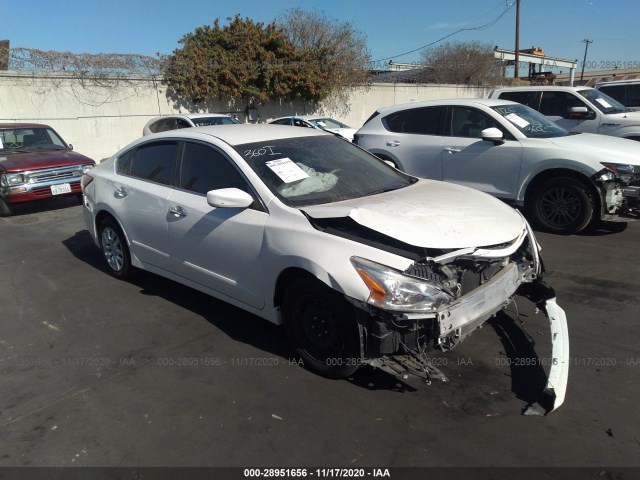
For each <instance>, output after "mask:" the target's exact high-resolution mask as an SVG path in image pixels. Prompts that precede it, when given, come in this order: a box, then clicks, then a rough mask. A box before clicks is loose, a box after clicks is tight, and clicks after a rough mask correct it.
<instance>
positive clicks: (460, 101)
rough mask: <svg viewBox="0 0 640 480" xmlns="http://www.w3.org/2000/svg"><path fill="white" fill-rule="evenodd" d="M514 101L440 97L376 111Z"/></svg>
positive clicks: (491, 104)
mask: <svg viewBox="0 0 640 480" xmlns="http://www.w3.org/2000/svg"><path fill="white" fill-rule="evenodd" d="M509 103H514V102H511V101H509V100H501V99H498V98H455V99H453V98H452V99H442V100H426V101H423V102H410V103H403V104H400V105H391V106H388V107H383V108H378V109H377V110H378V111H388V110H404V109H407V108H419V107H435V106H438V105H453V106H456V105H462V106H465V105H484V106H485V107H494V106H496V105H505V104H509Z"/></svg>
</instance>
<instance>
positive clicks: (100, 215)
mask: <svg viewBox="0 0 640 480" xmlns="http://www.w3.org/2000/svg"><path fill="white" fill-rule="evenodd" d="M105 218H113V220H114V221H115V222H116V223H118V221H117V220H116V219H115V217H114V216H113V215H111V214H110V213H109V212H107V211H106V210H102V211H100V212H99V213H98V215H96V232H97V229H98V228H99V227H100V224H101V223H102V222H103V221H104V219H105ZM118 225H120V224H119V223H118Z"/></svg>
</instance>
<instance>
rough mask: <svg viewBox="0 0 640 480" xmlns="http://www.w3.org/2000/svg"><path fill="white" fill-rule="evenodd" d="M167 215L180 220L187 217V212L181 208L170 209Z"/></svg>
mask: <svg viewBox="0 0 640 480" xmlns="http://www.w3.org/2000/svg"><path fill="white" fill-rule="evenodd" d="M169 213H170V214H171V215H173V216H174V217H176V218H182V217H186V216H187V211H186V210H185V209H184V208H182V207H171V208H170V209H169Z"/></svg>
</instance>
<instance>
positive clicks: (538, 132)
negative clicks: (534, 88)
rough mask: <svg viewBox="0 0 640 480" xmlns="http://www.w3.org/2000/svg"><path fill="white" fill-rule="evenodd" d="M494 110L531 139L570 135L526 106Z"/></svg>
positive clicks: (506, 106) (510, 106)
mask: <svg viewBox="0 0 640 480" xmlns="http://www.w3.org/2000/svg"><path fill="white" fill-rule="evenodd" d="M492 108H493V109H494V110H495V111H496V112H498V113H499V114H500V115H502V116H503V117H504V118H505V119H506V120H509V122H511V124H512V125H514V126H515V127H516V128H517V129H518V130H520V131H521V132H522V133H524V134H525V135H526V136H527V137H529V138H551V137H564V136H567V135H569V132H567V131H566V130H565V129H564V128H562V127H559V126H558V125H556V124H555V123H553V122H552V121H551V120H549V119H548V118H547V117H545V116H544V115H542V114H541V113H539V112H538V111H536V110H534V109H533V108H530V107H527V106H526V105H521V104H513V105H500V106H498V107H492Z"/></svg>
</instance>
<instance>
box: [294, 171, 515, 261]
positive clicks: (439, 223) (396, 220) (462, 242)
mask: <svg viewBox="0 0 640 480" xmlns="http://www.w3.org/2000/svg"><path fill="white" fill-rule="evenodd" d="M301 210H302V211H304V212H305V213H306V214H307V215H309V216H310V217H312V218H343V217H350V218H351V219H352V220H354V221H355V222H356V223H358V224H360V225H362V226H364V227H367V228H370V229H372V230H375V231H377V232H380V233H382V234H384V235H387V236H389V237H393V238H395V239H397V240H400V241H401V242H404V243H407V244H409V245H414V246H416V247H423V248H438V249H459V248H466V247H489V246H492V245H498V244H501V243H506V242H510V241H512V240H514V239H516V238H517V237H518V236H519V235H520V234H521V233H522V231H523V230H524V229H525V224H524V221H523V219H522V217H521V216H520V214H519V213H518V212H516V211H515V210H514V209H513V208H511V207H509V206H508V205H506V204H504V203H503V202H502V201H500V200H498V199H496V198H493V197H491V196H490V195H487V194H485V193H482V192H480V191H478V190H473V189H471V188H468V187H462V186H459V185H454V184H451V183H445V182H439V181H435V180H422V179H421V180H419V181H418V182H416V183H415V184H413V185H411V186H409V187H406V188H401V189H399V190H393V191H391V192H386V193H381V194H378V195H371V196H368V197H361V198H357V199H353V200H346V201H343V202H336V203H332V204H324V205H314V206H308V207H303V208H301Z"/></svg>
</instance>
